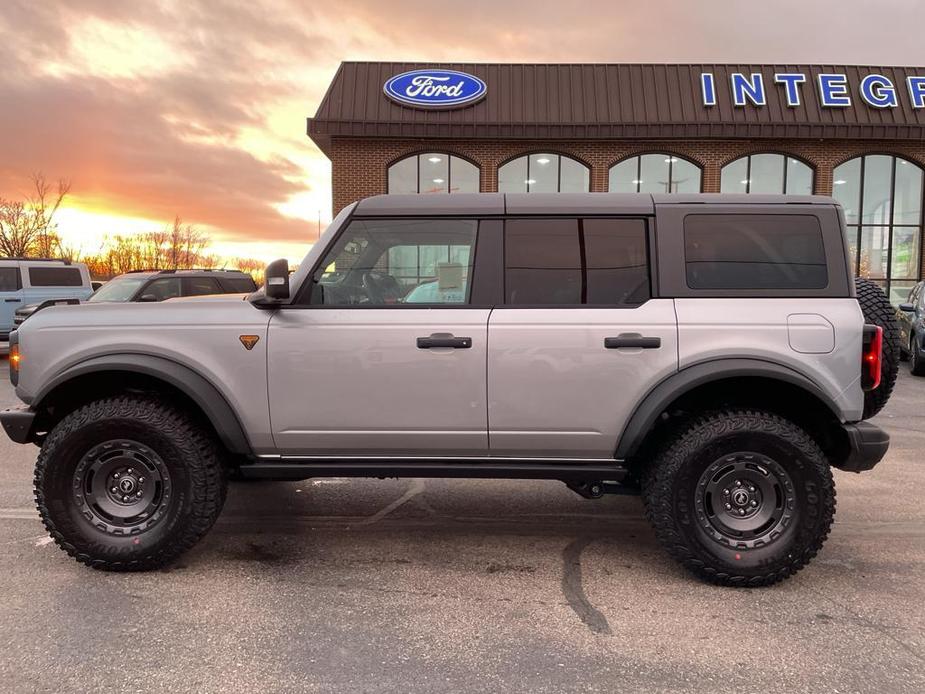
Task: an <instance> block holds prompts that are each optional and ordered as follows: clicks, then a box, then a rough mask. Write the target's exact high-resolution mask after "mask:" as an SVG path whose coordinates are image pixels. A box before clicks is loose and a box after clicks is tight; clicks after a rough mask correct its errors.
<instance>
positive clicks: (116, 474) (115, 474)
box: [112, 472, 122, 480]
mask: <svg viewBox="0 0 925 694" xmlns="http://www.w3.org/2000/svg"><path fill="white" fill-rule="evenodd" d="M120 477H122V473H121V472H116V473H113V475H112V478H113V479H116V480H117V479H119V478H120Z"/></svg>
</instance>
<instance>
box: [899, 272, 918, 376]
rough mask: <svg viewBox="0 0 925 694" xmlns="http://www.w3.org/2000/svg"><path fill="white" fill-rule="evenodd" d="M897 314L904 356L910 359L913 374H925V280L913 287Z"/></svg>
mask: <svg viewBox="0 0 925 694" xmlns="http://www.w3.org/2000/svg"><path fill="white" fill-rule="evenodd" d="M896 314H897V317H898V319H899V332H900V338H899V339H900V345H901V349H902V352H901V354H902V357H903V358H908V359H909V364H910V365H911V367H912V373H913V374H915V375H916V376H925V282H919V283H918V284H917V285H915V286H914V287H913V288H912V291H911V292H909V298H908V299H906V301H905V302H904V303H902V304H900V305H899V310H898V311H896Z"/></svg>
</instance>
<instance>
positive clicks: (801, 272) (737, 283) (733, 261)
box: [684, 214, 829, 289]
mask: <svg viewBox="0 0 925 694" xmlns="http://www.w3.org/2000/svg"><path fill="white" fill-rule="evenodd" d="M684 255H685V270H686V274H687V286H688V287H690V288H691V289H824V288H825V287H827V286H828V283H829V278H828V272H827V270H826V262H825V248H824V245H823V241H822V229H821V227H820V225H819V220H818V218H817V217H815V216H813V215H798V214H793V215H790V214H692V215H687V216H686V217H685V218H684Z"/></svg>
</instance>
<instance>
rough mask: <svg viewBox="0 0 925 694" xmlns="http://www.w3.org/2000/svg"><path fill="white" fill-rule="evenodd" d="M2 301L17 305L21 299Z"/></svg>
mask: <svg viewBox="0 0 925 694" xmlns="http://www.w3.org/2000/svg"><path fill="white" fill-rule="evenodd" d="M4 301H5V302H6V303H8V304H18V303H19V302H20V301H22V299H4Z"/></svg>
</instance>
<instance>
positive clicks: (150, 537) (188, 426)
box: [35, 395, 226, 571]
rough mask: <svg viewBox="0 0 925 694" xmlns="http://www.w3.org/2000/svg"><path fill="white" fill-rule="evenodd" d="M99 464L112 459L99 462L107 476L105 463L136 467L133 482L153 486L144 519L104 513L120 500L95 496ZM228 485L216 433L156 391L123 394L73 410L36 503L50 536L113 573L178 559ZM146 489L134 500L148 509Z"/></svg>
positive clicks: (39, 473)
mask: <svg viewBox="0 0 925 694" xmlns="http://www.w3.org/2000/svg"><path fill="white" fill-rule="evenodd" d="M126 461H127V462H126ZM100 465H105V466H108V468H102V467H100V468H98V469H99V475H98V476H99V479H100V480H104V478H105V477H106V475H105V473H104V469H109V470H117V471H118V470H119V469H121V468H119V467H118V466H119V465H133V466H135V468H137V470H136V471H134V472H133V473H132V474H133V475H134V477H133V480H134V482H135V483H136V484H135V487H134V488H135V489H136V490H137V491H138V492H142V491H143V490H145V489H148V490H150V497H149V499H147V500H145V501H144V503H145V504H150V507H145V510H144V512H143V513H142V514H141V516H143V518H144V520H142V521H139V522H138V523H136V524H134V525H132V519H131V518H128V519H126V521H127V522H126V523H122V524H121V525H120V523H121V521H122V519H121V518H118V517H117V516H116V517H113V516H107V514H106V513H105V512H104V511H101V510H100V509H102V508H103V507H106V508H110V509H111V508H114V502H113V501H112V499H108V500H107V499H106V497H105V496H103V495H98V494H96V495H95V492H94V493H93V494H91V493H90V492H91V490H93V489H95V486H94V485H95V484H96V479H95V478H93V476H92V475H94V474H96V473H93V472H92V471H93V470H94V469H95V468H94V467H93V466H100ZM135 468H129V469H133V470H134V469H135ZM116 474H117V472H111V475H113V476H115V475H116ZM86 475H90V477H89V478H87V477H86ZM145 475H147V476H148V477H147V478H146V477H145ZM128 476H129V475H128V474H124V475H123V477H122V478H121V481H126V479H127V477H128ZM156 480H159V481H156ZM107 489H108V486H107ZM116 490H117V487H115V486H113V487H112V491H116ZM225 490H226V479H225V469H224V466H223V465H222V460H221V458H220V455H219V449H218V447H217V445H216V443H215V441H214V439H213V437H212V436H211V435H210V434H209V433H208V432H207V431H205V430H204V428H203V427H202V426H200V425H199V424H197V423H196V422H195V421H194V420H193V419H192V418H191V417H190V416H189V415H188V414H186V413H185V412H183V411H182V410H179V409H177V408H175V407H173V406H171V405H170V404H168V403H166V402H164V401H163V400H160V399H158V398H155V397H151V396H143V395H124V396H117V397H112V398H107V399H104V400H98V401H96V402H92V403H89V404H87V405H85V406H83V407H81V408H79V409H77V410H75V411H74V412H72V413H71V414H69V415H67V416H66V417H64V419H62V420H61V421H60V422H59V423H58V424H57V425H56V426H55V427H54V429H52V431H51V432H50V433H49V435H48V437H47V438H46V439H45V442H44V444H43V445H42V449H41V452H40V453H39V457H38V461H37V462H36V465H35V502H36V505H37V507H38V510H39V513H40V515H41V517H42V522H43V523H44V524H45V527H46V528H47V530H48V532H49V533H50V534H51V537H52V538H53V539H54V541H55V542H56V543H57V544H58V545H59V546H60V547H61V548H62V549H63V550H64V551H65V552H67V553H68V554H69V555H71V556H72V557H74V559H76V560H77V561H79V562H81V563H83V564H86V565H87V566H90V567H93V568H95V569H103V570H108V571H143V570H149V569H155V568H159V567H161V566H163V565H165V564H167V563H169V562H170V561H172V560H173V559H175V558H176V557H178V556H179V555H180V554H182V553H183V552H185V551H186V550H188V549H189V548H191V547H192V546H193V545H194V544H196V542H197V541H199V539H200V538H202V536H203V535H205V533H206V532H207V531H208V530H209V528H211V527H212V524H213V523H214V522H215V520H216V518H217V517H218V515H219V512H220V511H221V509H222V505H223V504H224V501H225ZM96 491H97V492H98V490H96ZM84 492H86V493H84ZM138 496H139V499H138V501H137V502H136V501H134V499H133V500H132V502H131V503H137V505H138V507H139V508H141V507H142V505H143V503H142V495H141V494H139V495H138ZM126 498H127V497H126ZM97 500H99V501H97ZM155 501H156V502H157V503H156V504H155ZM129 506H131V504H129V505H127V508H128V507H129ZM132 508H133V509H134V507H132ZM148 508H150V509H153V510H151V511H150V512H148ZM125 513H126V514H127V515H128V514H129V511H125ZM112 518H115V519H116V520H108V519H112Z"/></svg>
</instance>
